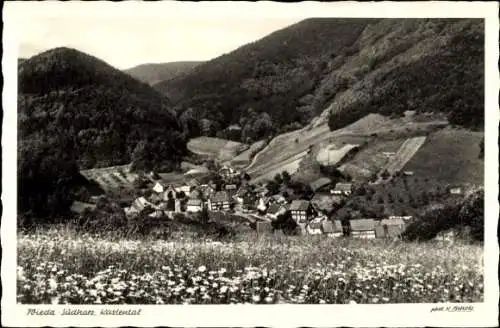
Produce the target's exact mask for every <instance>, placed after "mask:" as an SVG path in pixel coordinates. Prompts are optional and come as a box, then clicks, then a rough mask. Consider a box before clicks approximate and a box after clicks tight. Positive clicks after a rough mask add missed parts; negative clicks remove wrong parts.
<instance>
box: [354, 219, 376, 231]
mask: <svg viewBox="0 0 500 328" xmlns="http://www.w3.org/2000/svg"><path fill="white" fill-rule="evenodd" d="M350 223H351V230H352V231H370V230H374V229H375V223H376V222H375V220H373V219H359V220H351V221H350Z"/></svg>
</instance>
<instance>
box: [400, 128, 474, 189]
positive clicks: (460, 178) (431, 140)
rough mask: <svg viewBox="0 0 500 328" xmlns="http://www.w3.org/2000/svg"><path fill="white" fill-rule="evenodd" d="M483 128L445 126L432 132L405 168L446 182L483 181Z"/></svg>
mask: <svg viewBox="0 0 500 328" xmlns="http://www.w3.org/2000/svg"><path fill="white" fill-rule="evenodd" d="M483 137H484V132H472V131H468V130H461V129H460V130H459V129H451V128H450V129H444V130H441V131H437V132H435V133H432V134H430V135H429V137H428V138H427V141H426V142H425V144H424V145H423V146H422V148H421V149H420V150H419V151H418V152H417V154H416V155H415V156H413V158H412V159H411V160H410V161H409V162H408V163H407V164H406V165H405V167H404V170H406V171H413V172H414V174H415V175H416V176H417V175H418V176H424V177H427V178H430V179H435V180H440V181H442V182H445V183H452V184H453V183H458V184H460V183H471V184H475V185H483V184H484V161H483V160H482V159H480V158H479V149H480V148H479V144H480V142H481V139H482V138H483Z"/></svg>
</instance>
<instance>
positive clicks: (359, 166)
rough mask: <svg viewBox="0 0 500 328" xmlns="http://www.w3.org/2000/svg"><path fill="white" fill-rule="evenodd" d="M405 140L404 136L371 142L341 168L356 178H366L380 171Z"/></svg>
mask: <svg viewBox="0 0 500 328" xmlns="http://www.w3.org/2000/svg"><path fill="white" fill-rule="evenodd" d="M403 142H404V139H403V138H398V139H394V140H388V141H380V142H374V143H371V144H369V145H367V146H366V147H364V148H362V149H361V150H360V151H359V152H358V153H357V154H356V155H355V156H354V158H353V159H352V160H350V161H349V162H348V163H346V164H343V165H341V166H340V167H339V169H340V170H341V171H343V172H346V173H348V174H349V175H350V176H352V177H353V178H354V179H356V180H365V179H367V178H369V177H370V176H371V175H372V174H373V173H377V172H379V171H380V170H381V169H382V167H384V166H385V165H386V164H387V163H388V161H389V159H390V156H391V153H396V152H397V151H398V149H399V147H400V146H401V145H402V144H403Z"/></svg>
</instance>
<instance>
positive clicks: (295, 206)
mask: <svg viewBox="0 0 500 328" xmlns="http://www.w3.org/2000/svg"><path fill="white" fill-rule="evenodd" d="M309 204H310V203H309V201H307V200H303V199H299V200H294V201H293V202H292V204H291V205H290V211H307V209H308V208H309Z"/></svg>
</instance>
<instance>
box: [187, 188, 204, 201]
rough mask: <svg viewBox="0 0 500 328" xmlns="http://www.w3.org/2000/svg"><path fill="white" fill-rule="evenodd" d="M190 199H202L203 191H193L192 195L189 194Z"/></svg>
mask: <svg viewBox="0 0 500 328" xmlns="http://www.w3.org/2000/svg"><path fill="white" fill-rule="evenodd" d="M189 198H191V199H201V198H202V194H201V191H200V190H198V189H195V190H193V191H191V193H190V194H189Z"/></svg>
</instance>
